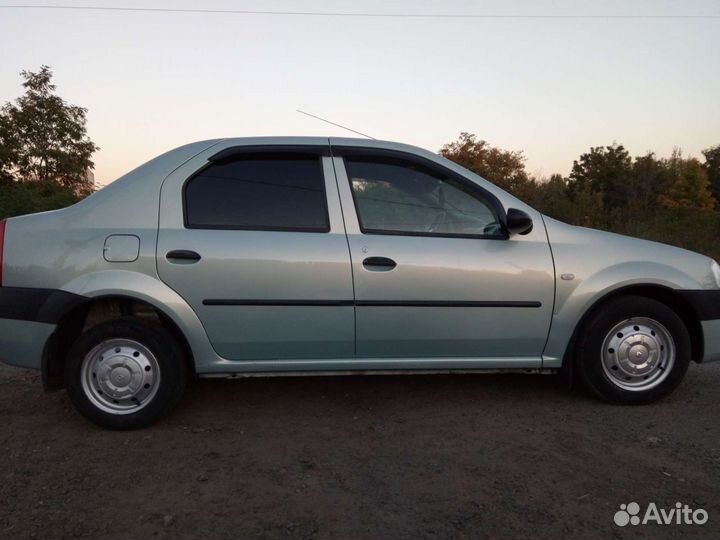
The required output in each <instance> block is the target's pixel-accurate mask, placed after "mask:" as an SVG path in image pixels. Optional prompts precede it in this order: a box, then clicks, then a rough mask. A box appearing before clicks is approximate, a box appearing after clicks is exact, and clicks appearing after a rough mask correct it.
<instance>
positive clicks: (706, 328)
mask: <svg viewBox="0 0 720 540" xmlns="http://www.w3.org/2000/svg"><path fill="white" fill-rule="evenodd" d="M702 330H703V337H704V339H703V356H702V359H701V360H700V362H702V363H703V364H705V363H707V362H716V361H718V360H720V319H716V320H713V321H702Z"/></svg>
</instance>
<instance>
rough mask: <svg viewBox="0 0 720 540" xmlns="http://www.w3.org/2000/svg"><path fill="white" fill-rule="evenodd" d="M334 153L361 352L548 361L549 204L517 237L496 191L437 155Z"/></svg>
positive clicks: (536, 363) (551, 287)
mask: <svg viewBox="0 0 720 540" xmlns="http://www.w3.org/2000/svg"><path fill="white" fill-rule="evenodd" d="M333 155H334V156H339V157H335V158H334V162H335V168H336V171H337V172H338V186H339V188H340V195H341V199H342V203H343V211H344V215H345V220H346V227H347V232H348V242H349V245H350V251H351V257H352V264H353V276H354V285H355V305H356V353H357V356H358V357H367V358H403V357H405V358H438V359H453V358H454V359H458V358H484V359H495V364H496V365H497V366H503V365H504V364H503V360H502V359H503V358H506V359H515V360H520V362H519V364H522V365H523V366H537V367H539V366H540V357H541V354H542V350H543V347H544V345H545V341H546V339H547V335H548V330H549V326H550V319H551V314H552V309H553V295H554V272H553V262H552V257H551V253H550V248H549V244H548V240H547V236H546V233H545V228H544V226H543V224H542V220H541V217H540V215H539V214H537V213H534V214H533V217H534V218H535V228H534V230H533V231H532V232H531V233H529V234H527V235H525V236H513V237H508V236H507V234H506V233H505V231H504V227H503V226H502V225H501V224H500V221H501V217H500V216H501V215H502V213H503V209H502V206H501V205H500V202H499V200H498V199H497V198H496V197H495V196H493V195H491V194H490V193H489V192H488V191H486V190H484V189H482V188H481V187H480V186H479V185H478V184H476V183H474V182H472V181H471V180H469V179H467V178H464V177H462V176H460V175H458V174H457V173H455V172H453V171H450V170H448V169H445V168H444V167H442V166H440V165H439V164H437V163H435V162H433V161H431V160H428V159H425V158H422V157H420V156H414V155H413V154H407V153H400V152H394V151H383V150H373V149H371V148H364V149H359V148H349V147H335V146H333ZM528 210H529V209H528ZM523 359H526V360H527V361H526V362H525V363H524V364H523ZM489 363H492V362H489ZM519 364H518V363H516V364H515V365H519ZM442 365H443V363H442V362H438V363H437V366H434V367H442Z"/></svg>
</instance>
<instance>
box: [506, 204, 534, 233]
mask: <svg viewBox="0 0 720 540" xmlns="http://www.w3.org/2000/svg"><path fill="white" fill-rule="evenodd" d="M505 226H506V227H507V231H508V233H510V234H511V235H512V234H528V233H529V232H531V231H532V230H533V220H532V218H531V217H530V216H529V215H528V214H527V212H523V211H522V210H518V209H517V208H510V209H509V210H508V211H507V220H506V222H505Z"/></svg>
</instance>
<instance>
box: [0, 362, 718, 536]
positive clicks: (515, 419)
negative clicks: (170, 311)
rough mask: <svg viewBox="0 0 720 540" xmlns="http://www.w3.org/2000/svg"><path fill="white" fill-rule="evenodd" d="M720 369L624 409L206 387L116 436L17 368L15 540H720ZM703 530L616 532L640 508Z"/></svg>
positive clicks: (563, 399) (450, 384) (522, 387)
mask: <svg viewBox="0 0 720 540" xmlns="http://www.w3.org/2000/svg"><path fill="white" fill-rule="evenodd" d="M719 410H720V365H714V366H713V365H709V366H702V367H699V366H695V365H693V366H691V368H690V372H689V374H688V377H687V379H686V381H685V383H684V384H683V385H682V387H681V388H680V389H679V391H677V392H676V393H675V394H674V395H673V396H671V397H670V398H669V399H668V400H666V401H664V402H662V403H659V404H656V405H652V406H645V407H631V408H628V407H617V406H610V405H606V404H604V403H601V402H598V401H596V400H595V399H593V398H590V397H588V396H586V395H585V394H583V393H579V392H567V391H564V390H562V389H561V388H560V387H558V385H557V383H556V382H555V381H554V379H553V378H552V377H547V376H520V375H518V376H514V375H513V376H510V375H484V376H472V375H457V376H445V375H442V376H389V377H332V378H325V377H323V378H293V379H265V380H260V379H249V380H240V381H225V380H203V381H199V382H197V383H196V384H194V385H193V386H192V387H191V388H189V390H188V392H187V394H186V397H185V399H184V400H183V402H182V404H181V406H180V407H179V409H178V410H177V411H176V412H175V413H174V414H173V415H172V416H171V417H170V418H168V419H167V420H165V421H163V422H161V423H160V424H158V425H156V426H154V427H151V428H149V429H146V430H143V431H136V432H129V433H117V432H109V431H103V430H101V429H99V428H96V427H95V426H93V425H91V424H89V423H88V422H86V421H85V420H84V419H83V418H81V417H80V416H79V415H78V414H77V413H76V412H75V411H74V409H73V408H72V406H71V404H70V402H69V400H68V398H67V396H66V395H65V393H64V392H59V393H54V394H43V392H42V390H41V388H40V380H39V376H38V374H36V373H34V372H27V371H21V370H18V369H14V368H9V367H5V366H3V367H0V425H1V427H0V458H1V460H0V471H1V473H0V474H1V479H0V538H3V539H5V538H7V539H14V538H52V539H58V538H75V537H87V538H97V539H99V538H127V539H132V540H141V539H144V538H172V539H184V538H188V539H190V538H193V539H195V538H203V539H210V538H223V539H225V538H227V539H233V540H236V539H242V538H262V539H276V538H277V539H284V538H308V539H311V538H338V539H342V540H345V539H347V540H359V539H364V538H387V539H392V540H395V539H400V538H408V539H413V540H416V539H423V538H520V537H523V538H548V539H550V538H552V539H555V538H558V537H564V538H578V539H588V538H612V537H616V538H648V539H651V538H653V539H654V538H677V537H682V538H718V537H719V535H720V437H719V435H720V429H719V428H718V420H720V414H719V412H718V411H719ZM632 501H637V502H639V503H640V504H641V505H642V506H643V508H644V507H645V505H647V504H648V503H649V502H655V503H656V504H657V505H658V507H663V508H672V507H673V505H674V504H675V503H676V502H678V501H680V502H682V503H685V504H689V505H690V506H692V507H694V508H698V507H699V508H704V509H705V510H707V512H708V514H709V521H708V523H707V524H706V525H704V526H699V525H690V526H689V525H672V526H659V525H638V526H635V527H633V526H630V525H628V526H626V527H624V528H621V527H618V526H616V525H614V524H613V515H614V514H615V512H616V511H617V510H618V508H619V505H620V504H621V503H629V502H632Z"/></svg>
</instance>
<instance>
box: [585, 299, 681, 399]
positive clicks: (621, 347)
mask: <svg viewBox="0 0 720 540" xmlns="http://www.w3.org/2000/svg"><path fill="white" fill-rule="evenodd" d="M576 352H577V366H578V370H579V374H580V377H581V378H582V380H583V382H584V384H585V386H587V387H588V388H590V389H591V390H592V391H593V392H595V393H596V394H597V395H599V396H600V397H602V398H603V399H605V400H607V401H610V402H614V403H626V404H640V403H651V402H653V401H656V400H658V399H661V398H663V397H665V396H667V395H668V394H670V393H671V392H672V391H673V390H675V388H677V386H678V385H679V384H680V382H681V381H682V379H683V377H685V373H686V372H687V369H688V366H689V364H690V356H691V346H690V336H689V334H688V331H687V328H686V327H685V324H684V323H683V322H682V320H681V319H680V317H678V315H677V314H676V313H675V312H674V311H673V310H672V309H670V308H669V307H668V306H666V305H665V304H663V303H661V302H658V301H656V300H653V299H650V298H645V297H640V296H625V297H620V298H617V299H614V300H611V301H610V302H608V303H607V304H606V305H605V306H603V307H602V308H601V309H600V310H598V311H597V312H596V313H595V314H593V315H592V316H591V318H590V320H589V321H588V324H587V325H586V326H585V328H584V330H583V332H582V334H581V336H580V339H579V340H578V349H577V351H576Z"/></svg>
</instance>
